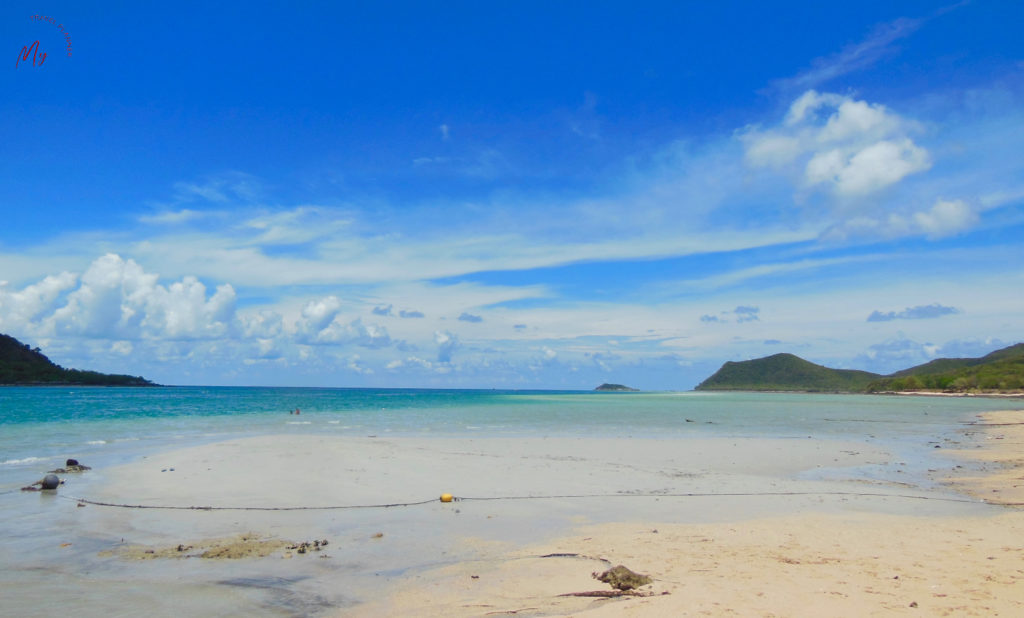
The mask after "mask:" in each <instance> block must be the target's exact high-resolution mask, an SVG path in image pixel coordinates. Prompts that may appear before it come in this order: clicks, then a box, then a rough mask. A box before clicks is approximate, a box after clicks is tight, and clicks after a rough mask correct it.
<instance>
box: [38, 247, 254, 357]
mask: <svg viewBox="0 0 1024 618" xmlns="http://www.w3.org/2000/svg"><path fill="white" fill-rule="evenodd" d="M157 279H158V277H157V275H155V274H151V273H146V272H145V271H144V270H143V269H142V267H141V266H139V265H138V264H137V263H135V261H133V260H130V259H129V260H124V259H122V258H121V256H119V255H115V254H107V255H104V256H103V257H101V258H98V259H97V260H95V261H94V262H93V263H92V264H91V265H90V266H89V268H88V269H87V270H86V271H85V273H83V274H82V277H81V280H80V283H79V286H78V288H77V289H75V290H74V291H72V292H70V293H69V294H68V295H67V302H66V304H64V305H63V306H61V307H59V308H57V309H56V310H55V311H54V312H53V314H52V315H51V316H50V317H48V318H47V319H46V320H45V321H44V324H45V326H44V330H45V331H47V332H50V333H53V334H58V335H78V336H86V337H94V338H107V339H137V338H140V337H149V338H158V339H186V340H187V339H207V338H216V337H221V336H224V335H225V334H226V333H227V332H228V330H229V328H230V327H231V325H232V323H233V321H234V318H235V301H236V297H235V291H234V288H232V287H231V286H230V285H227V284H225V285H219V286H217V288H216V290H215V291H214V293H213V295H212V296H210V297H209V298H207V289H206V286H205V285H204V284H203V283H202V282H200V281H199V280H198V279H196V278H195V277H191V276H187V277H184V278H183V279H182V280H181V281H178V282H175V283H172V284H171V285H169V286H163V285H160V284H159V283H157Z"/></svg>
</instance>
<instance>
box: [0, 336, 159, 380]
mask: <svg viewBox="0 0 1024 618" xmlns="http://www.w3.org/2000/svg"><path fill="white" fill-rule="evenodd" d="M0 385H3V386H44V385H45V386H50V385H52V386H157V385H156V384H154V383H152V382H150V381H149V380H147V379H146V378H143V377H140V376H129V375H119V374H109V373H100V372H98V371H81V370H79V369H65V368H63V367H61V366H60V365H57V364H55V363H54V362H53V361H51V360H50V359H49V358H47V357H46V356H45V355H44V354H43V353H42V352H41V351H40V350H39V348H35V349H33V348H31V347H29V345H28V344H26V343H22V342H20V341H18V340H17V339H15V338H14V337H11V336H10V335H4V334H0Z"/></svg>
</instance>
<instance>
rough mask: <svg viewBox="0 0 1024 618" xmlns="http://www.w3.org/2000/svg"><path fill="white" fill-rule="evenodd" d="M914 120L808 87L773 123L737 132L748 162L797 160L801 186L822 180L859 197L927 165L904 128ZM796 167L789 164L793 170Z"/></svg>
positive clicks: (777, 164) (840, 193)
mask: <svg viewBox="0 0 1024 618" xmlns="http://www.w3.org/2000/svg"><path fill="white" fill-rule="evenodd" d="M916 129H917V127H916V124H915V123H913V122H910V121H907V120H905V119H903V118H901V117H900V116H898V115H896V114H894V113H892V112H891V111H889V110H888V109H887V108H886V107H885V106H883V105H879V104H872V103H868V102H866V101H859V100H855V99H853V98H850V97H847V96H843V95H838V94H832V93H819V92H816V91H814V90H809V91H807V92H805V93H804V94H803V95H801V96H800V97H799V98H797V99H796V100H795V101H793V103H792V104H791V105H790V107H789V111H788V112H787V114H786V117H785V118H784V119H783V121H782V123H780V124H779V125H778V126H776V127H774V128H769V129H761V128H751V129H748V130H747V132H745V133H743V134H742V135H741V136H740V139H741V140H742V142H743V144H744V147H745V150H746V161H747V164H748V165H750V166H751V167H754V168H758V167H767V168H770V169H773V170H775V171H784V170H785V169H787V168H790V167H791V166H793V165H797V166H799V165H801V163H800V162H801V161H803V162H804V163H802V167H803V170H802V174H800V182H801V183H802V184H803V186H805V187H814V186H817V185H824V186H825V187H827V188H829V189H831V191H832V193H833V194H834V195H835V196H837V197H840V198H848V197H863V196H867V195H869V194H873V193H877V192H878V191H881V190H883V189H886V188H888V187H890V186H892V185H895V184H897V183H898V182H900V181H901V180H903V179H904V178H906V177H907V176H909V175H911V174H915V173H918V172H922V171H924V170H927V169H929V168H930V167H931V158H930V156H929V154H928V152H927V150H925V149H924V148H921V147H920V146H918V145H916V144H915V143H914V142H913V140H911V139H910V137H909V136H908V134H909V133H910V132H912V131H915V130H916ZM798 170H799V167H796V168H792V173H793V175H794V176H796V175H797V172H798Z"/></svg>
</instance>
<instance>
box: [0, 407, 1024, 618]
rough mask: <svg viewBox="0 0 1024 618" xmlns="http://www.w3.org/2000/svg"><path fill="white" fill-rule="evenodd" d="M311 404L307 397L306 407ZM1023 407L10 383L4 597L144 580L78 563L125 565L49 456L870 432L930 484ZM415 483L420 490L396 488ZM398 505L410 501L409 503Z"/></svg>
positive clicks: (880, 471)
mask: <svg viewBox="0 0 1024 618" xmlns="http://www.w3.org/2000/svg"><path fill="white" fill-rule="evenodd" d="M295 409H298V410H300V411H301V413H300V414H298V415H295V414H292V413H290V412H291V411H292V410H295ZM1007 409H1024V400H1021V399H1009V400H1006V399H989V398H980V397H956V398H950V397H906V396H873V395H817V394H756V393H703V392H679V393H671V392H665V393H598V392H554V391H496V390H416V389H315V388H228V387H159V388H80V387H66V388H65V387H39V388H33V387H10V388H0V518H2V520H3V521H4V525H3V527H2V528H0V615H14V614H12V613H10V612H9V611H5V607H4V604H5V601H4V600H3V598H4V597H6V598H7V599H8V601H6V602H10V599H12V598H15V599H18V600H19V603H20V604H19V605H18V611H17V612H16V613H17V614H18V615H22V614H24V613H25V611H26V608H31V607H34V606H33V605H31V602H30V601H29V600H28V599H30V598H34V597H35V595H38V594H45V591H46V590H47V589H48V588H49V587H50V586H51V585H55V584H56V585H60V583H61V581H64V582H65V583H66V584H67V585H68V586H70V588H68V589H69V590H73V593H72V592H68V594H67V595H66V597H60V598H55V599H54V600H53V601H52V602H50V603H49V604H44V605H41V606H40V608H41V609H40V612H39V613H38V614H35V615H53V614H54V613H63V612H65V611H76V612H77V613H78V615H89V612H88V611H86V612H85V613H82V612H81V611H80V610H82V609H83V608H84V607H89V605H85V606H82V605H79V604H78V601H77V600H76V599H78V596H77V595H81V594H96V595H97V596H98V597H103V598H104V599H109V598H110V596H111V595H117V594H127V593H128V589H127V588H119V587H118V585H117V583H116V582H117V581H118V580H119V578H121V577H123V575H118V574H116V573H107V574H106V575H105V576H103V577H99V576H97V577H96V578H93V577H91V576H89V574H88V573H85V574H83V573H81V572H75V571H76V567H75V565H74V564H70V565H69V564H68V562H67V561H68V560H69V559H72V561H79V562H81V563H82V564H89V565H91V566H90V567H89V568H97V569H99V568H113V567H105V566H104V563H102V562H93V561H94V557H95V555H96V554H97V551H96V548H93V547H91V546H90V545H89V541H88V539H77V538H75V536H74V530H73V529H72V528H73V526H74V525H75V524H74V522H75V521H76V520H75V517H74V515H75V509H74V504H73V502H71V503H70V504H69V501H67V500H60V499H59V497H56V498H54V497H47V496H44V495H42V494H41V493H26V492H21V491H19V488H20V487H22V486H24V485H27V484H29V483H32V482H34V481H36V480H38V479H40V478H41V477H42V476H43V475H44V474H45V473H46V471H47V470H51V469H54V468H57V467H59V466H62V465H63V464H64V461H65V460H66V459H67V458H75V459H78V460H79V461H80V462H81V463H83V464H87V465H89V466H92V467H93V468H94V469H95V470H102V469H104V468H108V467H111V466H114V465H119V464H124V463H131V462H133V461H136V460H139V459H140V458H142V457H144V456H146V455H149V454H152V453H154V452H157V451H160V450H166V449H171V448H178V447H184V446H192V445H196V444H202V443H204V442H215V441H221V440H227V439H232V438H238V437H245V436H256V435H272V434H282V433H289V434H312V435H320V436H322V435H338V436H352V437H360V436H385V435H387V436H394V437H401V436H412V437H419V438H423V437H432V436H437V437H446V438H451V437H455V438H459V437H465V436H479V437H545V436H546V437H592V438H621V437H633V438H677V439H679V440H680V441H681V442H680V448H685V440H687V439H688V438H720V437H734V438H748V437H749V438H784V439H785V438H793V439H806V438H809V437H810V438H816V439H824V440H832V439H835V440H854V441H859V442H862V443H867V444H870V445H874V446H878V447H880V448H883V449H886V450H888V451H889V452H892V453H894V454H895V455H896V457H895V458H894V459H893V462H898V464H896V463H892V464H886V465H877V466H873V467H870V468H865V469H863V470H860V471H858V474H860V475H861V476H863V477H864V478H866V479H877V480H880V481H885V482H887V481H893V480H898V481H899V482H900V483H903V484H907V485H908V486H916V487H918V488H922V489H928V488H929V487H930V486H931V485H932V484H933V481H931V480H930V479H929V475H928V470H929V469H930V468H935V467H943V466H945V467H946V468H948V467H949V462H948V461H942V460H941V458H942V452H941V448H938V449H937V448H934V446H940V445H942V446H946V445H948V444H949V443H951V442H956V441H958V440H961V439H962V438H963V435H962V432H963V430H964V428H965V427H966V424H968V423H970V422H971V421H972V420H974V419H975V415H976V414H977V413H979V412H984V411H989V410H1007ZM933 445H934V446H933ZM896 465H898V466H899V469H896V468H895V466H896ZM822 474H827V471H824V472H822ZM89 475H90V473H85V474H84V475H83V476H82V477H81V481H82V483H85V484H84V485H81V484H80V485H79V487H82V489H83V490H84V491H87V490H88V483H89V482H90V476H89ZM98 476H99V475H93V477H92V478H97V477H98ZM427 497H428V498H429V497H430V496H427ZM403 498H408V496H396V499H403ZM387 516H388V517H395V518H399V517H407V516H410V515H405V514H401V513H397V512H394V513H389V514H388V515H387ZM69 526H71V528H69ZM36 539H39V540H41V541H43V540H45V542H43V543H42V544H43V545H45V546H46V547H50V546H51V545H54V543H56V541H58V540H62V539H72V541H69V542H68V543H67V544H68V545H69V547H68V549H67V550H66V551H64V552H63V553H61V552H55V553H52V554H51V553H47V552H33V551H32V549H33V548H34V547H36V544H35V543H36V541H35V540H36ZM72 543H73V544H72ZM26 552H30V553H32V559H31V560H30V561H29V564H30V568H20V567H19V565H21V564H24V563H25V562H24V560H23V557H24V556H25V555H26ZM399 558H400V557H399ZM399 558H396V560H399ZM72 572H75V574H74V576H73V577H71V575H70V573H72ZM168 573H169V574H168V575H167V577H172V576H173V577H177V578H180V579H184V578H186V575H185V574H172V572H171V571H168ZM72 579H73V580H74V581H73V582H72V581H70V580H72ZM243 579H244V578H243ZM245 581H247V582H249V583H248V584H246V586H248V588H246V589H247V590H249V589H261V588H260V587H261V586H262V587H263V588H268V587H269V588H273V589H274V590H276V591H277V592H275V594H276V596H275V598H277V599H279V600H280V599H285V600H286V601H287V599H292V600H291V601H287V602H286V601H280V602H279V603H278V605H268V604H267V603H268V602H267V601H266V600H265V599H262V597H261V599H262V600H260V601H259V602H258V603H257V601H254V600H253V599H254V598H255V597H254V596H252V595H255V594H256V593H252V594H251V595H250V596H248V597H245V598H244V599H241V600H239V599H237V598H233V597H232V598H231V599H230V600H229V599H227V597H223V595H224V592H223V591H224V590H227V588H224V587H223V586H222V587H220V588H217V592H216V593H213V592H211V593H210V594H211V597H210V598H211V599H214V600H211V601H209V602H208V603H209V604H208V605H202V606H201V607H205V608H206V609H207V610H208V612H209V613H210V614H211V615H212V614H216V613H217V612H219V611H221V610H219V609H216V608H217V607H220V606H219V605H217V603H221V602H223V603H229V602H230V603H242V605H241V607H244V606H245V603H250V602H251V603H253V604H252V605H251V607H253V608H257V609H256V610H254V611H257V612H260V613H267V614H269V615H309V614H320V613H323V614H330V613H331V612H332V611H334V610H336V607H334V608H333V609H332V607H331V606H330V604H329V603H327V604H325V606H324V607H311V606H309V605H308V604H307V605H303V604H302V602H301V601H299V600H296V599H298V597H296V596H295V590H296V587H298V586H301V585H302V584H301V583H295V582H277V583H273V582H271V584H266V582H265V581H264V580H259V582H258V583H255V584H254V583H252V581H256V580H252V581H250V580H245ZM311 581H312V580H311ZM97 582H101V583H97ZM163 585H164V584H161V586H163ZM232 585H233V586H236V588H238V586H237V585H235V584H232ZM269 588H268V589H269ZM197 589H198V588H195V587H193V588H190V589H189V590H197ZM139 590H140V589H139V587H138V586H135V587H133V588H131V594H132V595H136V596H137V597H138V598H137V600H135V601H132V602H130V603H127V604H126V605H125V606H124V607H125V611H126V613H124V614H123V615H133V612H135V611H139V610H141V609H143V608H145V607H147V604H151V603H152V602H153V599H154V598H156V596H159V594H161V593H160V592H159V590H160V587H159V586H158V587H154V588H153V589H152V590H151V592H150V593H145V594H144V593H142V592H139ZM231 590H234V588H232V589H231ZM147 594H148V595H149V596H147ZM247 594H248V593H247ZM260 594H263V593H262V592H261V593H260ZM243 596H244V595H243ZM222 597H223V599H222ZM133 598H134V597H133ZM204 602H205V601H204ZM275 602H277V601H275ZM289 603H290V604H289ZM93 607H103V608H104V609H103V611H102V612H98V613H102V614H103V615H110V613H109V607H110V604H109V601H103V602H102V603H100V602H98V601H97V603H96V604H95V605H93ZM168 607H169V609H168V610H167V611H169V612H170V611H173V607H172V606H168ZM268 607H270V608H271V609H267V608H268ZM204 613H206V612H205V611H204ZM29 614H31V612H29ZM154 615H161V611H159V610H156V611H155V614H154Z"/></svg>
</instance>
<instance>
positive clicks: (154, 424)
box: [0, 387, 1024, 491]
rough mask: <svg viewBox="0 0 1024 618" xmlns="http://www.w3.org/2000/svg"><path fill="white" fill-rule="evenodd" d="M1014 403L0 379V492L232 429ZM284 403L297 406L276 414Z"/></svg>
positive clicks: (940, 429) (506, 424)
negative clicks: (75, 467) (68, 468)
mask: <svg viewBox="0 0 1024 618" xmlns="http://www.w3.org/2000/svg"><path fill="white" fill-rule="evenodd" d="M1021 408H1024V401H1022V400H1020V399H1009V400H1002V399H989V398H981V397H955V398H953V397H906V396H877V395H816V394H758V393H704V392H678V393H673V392H664V393H599V392H580V391H497V390H419V389H331V388H322V389H321V388H240V387H158V388H81V387H67V388H63V387H10V388H0V429H2V432H0V491H4V490H9V489H11V488H16V487H20V486H22V485H24V484H25V483H26V482H31V481H34V480H37V478H38V477H39V475H40V474H41V473H42V472H45V471H46V470H48V469H53V468H56V467H58V466H60V465H62V464H63V463H64V461H65V459H67V458H69V457H73V458H76V459H78V460H80V461H81V462H82V463H86V464H88V465H99V466H110V465H113V464H116V463H124V462H126V461H130V460H131V459H133V458H136V457H139V456H141V455H144V454H146V453H147V452H152V451H153V450H154V449H163V448H168V447H173V446H175V445H191V444H196V443H201V442H204V441H217V440H223V439H229V438H235V437H242V436H252V435H261V434H277V433H317V434H334V435H347V436H363V435H369V434H389V435H394V436H421V437H422V436H431V435H435V436H447V437H452V436H460V435H486V436H496V437H500V436H587V437H622V436H634V437H687V436H695V437H716V436H737V437H807V436H813V437H816V438H830V437H849V436H854V437H865V436H866V437H871V438H872V439H876V440H878V441H880V442H885V443H888V442H891V443H894V444H899V443H900V442H902V441H909V442H912V443H915V444H918V443H920V440H921V439H922V438H923V437H924V436H922V435H921V434H922V431H926V432H927V433H929V434H935V435H938V434H942V433H945V432H949V431H954V430H956V429H957V428H959V427H961V426H962V424H963V423H964V422H969V421H970V420H972V419H973V417H974V415H975V414H977V413H978V412H982V411H986V410H1004V409H1021ZM295 409H298V410H300V412H301V414H299V415H298V416H296V415H293V414H290V411H292V410H295Z"/></svg>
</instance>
